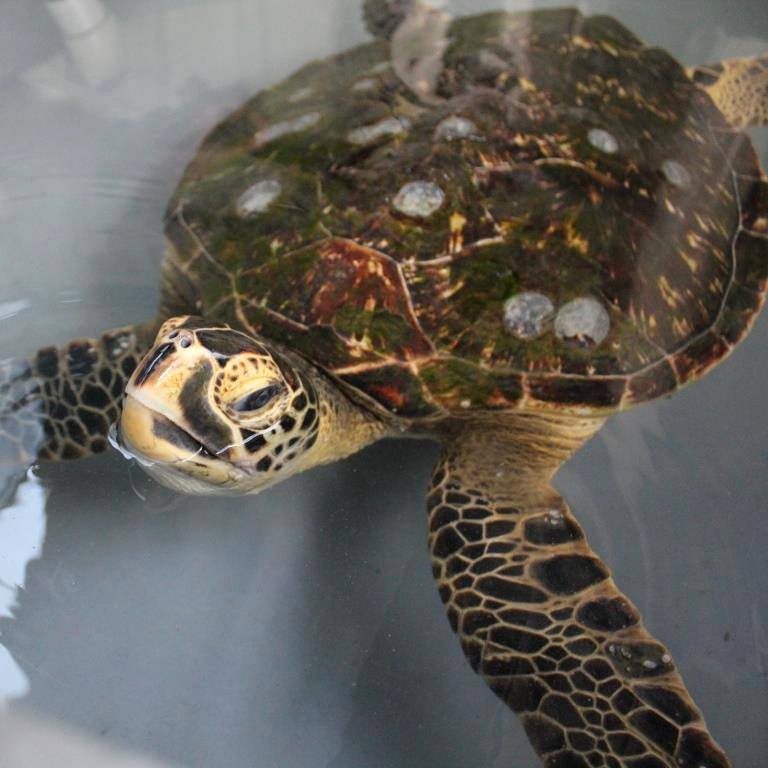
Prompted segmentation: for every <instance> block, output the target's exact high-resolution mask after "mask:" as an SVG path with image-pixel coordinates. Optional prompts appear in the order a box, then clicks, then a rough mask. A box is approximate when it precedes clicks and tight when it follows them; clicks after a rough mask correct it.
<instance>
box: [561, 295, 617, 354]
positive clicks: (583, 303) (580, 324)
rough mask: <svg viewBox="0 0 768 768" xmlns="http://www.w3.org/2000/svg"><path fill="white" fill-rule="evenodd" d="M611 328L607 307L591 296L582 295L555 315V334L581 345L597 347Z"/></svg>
mask: <svg viewBox="0 0 768 768" xmlns="http://www.w3.org/2000/svg"><path fill="white" fill-rule="evenodd" d="M610 330H611V319H610V317H609V316H608V311H607V310H606V309H605V307H604V306H603V305H602V304H601V303H600V302H599V301H598V300H597V299H593V298H592V297H591V296H582V297H580V298H578V299H574V300H573V301H569V302H568V303H567V304H565V305H563V306H562V307H561V308H560V310H559V311H558V313H557V317H555V334H556V335H557V337H558V338H559V339H562V340H563V341H565V342H569V343H571V344H575V345H577V346H579V347H595V346H597V345H598V344H600V342H601V341H603V339H605V337H606V336H607V335H608V332H609V331H610Z"/></svg>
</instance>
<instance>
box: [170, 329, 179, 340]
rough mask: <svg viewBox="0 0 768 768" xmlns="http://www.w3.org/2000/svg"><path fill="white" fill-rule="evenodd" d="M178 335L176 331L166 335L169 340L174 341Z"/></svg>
mask: <svg viewBox="0 0 768 768" xmlns="http://www.w3.org/2000/svg"><path fill="white" fill-rule="evenodd" d="M178 335H179V332H178V331H173V333H169V334H168V338H169V339H175V338H176V337H177V336H178Z"/></svg>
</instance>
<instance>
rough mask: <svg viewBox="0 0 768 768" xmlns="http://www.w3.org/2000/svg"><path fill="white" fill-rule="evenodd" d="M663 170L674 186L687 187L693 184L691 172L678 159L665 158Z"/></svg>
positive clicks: (665, 176)
mask: <svg viewBox="0 0 768 768" xmlns="http://www.w3.org/2000/svg"><path fill="white" fill-rule="evenodd" d="M661 172H662V174H663V175H664V178H665V179H666V180H667V181H668V182H669V183H670V184H671V185H672V186H673V187H680V189H686V188H687V187H689V186H690V185H691V174H690V173H688V170H687V168H685V166H683V165H681V164H680V163H678V162H677V160H665V161H664V162H663V163H662V164H661Z"/></svg>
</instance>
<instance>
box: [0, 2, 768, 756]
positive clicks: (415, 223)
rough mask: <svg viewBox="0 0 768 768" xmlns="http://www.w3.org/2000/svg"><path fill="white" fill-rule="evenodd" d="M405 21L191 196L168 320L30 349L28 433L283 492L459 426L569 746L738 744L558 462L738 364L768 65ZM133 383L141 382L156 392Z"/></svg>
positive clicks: (67, 452) (517, 665)
mask: <svg viewBox="0 0 768 768" xmlns="http://www.w3.org/2000/svg"><path fill="white" fill-rule="evenodd" d="M365 11H366V17H367V20H368V23H369V28H370V29H371V30H372V31H373V32H374V35H375V36H378V38H377V39H375V40H374V41H373V42H370V43H367V44H364V45H361V46H359V47H356V48H354V49H352V50H349V51H346V52H344V53H341V54H339V55H336V56H332V57H331V58H328V59H326V60H324V61H319V62H314V63H312V64H309V65H308V66H306V67H304V68H303V69H301V70H300V71H298V72H297V73H296V74H294V75H293V76H291V77H289V78H288V79H287V80H285V81H284V82H282V83H281V84H279V85H277V86H275V87H273V88H270V89H269V90H266V91H263V92H261V93H259V94H258V95H257V96H255V97H254V98H253V99H251V100H250V101H248V102H247V103H246V104H244V105H243V106H242V107H241V108H240V109H239V110H238V111H237V112H235V113H234V114H233V115H231V116H230V117H228V118H227V119H225V120H224V121H223V122H222V123H221V124H220V125H218V126H217V127H216V128H215V129H214V130H213V131H212V132H211V133H210V134H209V136H208V137H207V138H206V139H205V141H204V142H203V144H202V146H201V147H200V150H199V152H198V154H197V155H196V157H195V158H194V159H193V161H192V162H191V164H190V165H189V167H188V168H187V170H186V172H185V174H184V176H183V178H182V180H181V183H180V185H179V187H178V190H177V192H176V193H175V194H174V196H173V198H172V200H171V202H170V205H169V207H168V212H167V240H168V246H167V251H166V254H165V258H164V260H163V264H162V299H161V303H160V308H159V312H158V316H157V317H156V318H155V319H153V320H151V321H150V322H148V323H145V324H141V325H136V326H133V327H130V328H123V329H119V330H116V331H111V332H108V333H104V334H103V335H102V336H101V337H100V338H98V339H92V340H80V341H74V342H72V343H70V344H68V345H67V346H65V347H63V348H60V349H55V348H47V349H43V350H41V351H39V352H38V353H37V356H36V357H35V358H34V360H33V361H31V362H30V363H28V364H23V365H22V364H15V365H7V366H6V367H5V369H4V372H3V377H2V388H1V389H0V407H1V409H2V410H1V411H0V413H1V414H2V422H1V426H2V433H3V452H4V455H5V456H6V457H11V458H16V459H22V460H34V459H36V458H38V457H39V458H48V459H73V458H78V457H81V456H85V455H87V454H91V453H95V452H98V451H102V450H104V449H105V448H107V446H108V432H109V430H110V425H113V424H114V423H115V422H116V421H117V420H118V417H119V415H120V409H121V403H122V415H121V416H120V418H119V428H118V429H117V430H116V431H115V433H114V434H113V440H114V442H115V443H117V444H119V445H120V447H121V448H122V450H125V451H127V452H129V453H130V454H132V455H133V456H136V457H138V458H139V459H140V461H141V462H142V464H143V465H144V466H145V467H146V469H147V470H148V471H149V472H150V473H151V474H153V475H154V476H155V477H157V478H158V479H160V480H161V481H162V482H164V483H166V484H168V485H169V486H171V487H173V488H176V489H178V490H180V491H183V492H188V493H200V494H216V493H253V492H257V491H259V490H261V489H262V488H265V487H267V486H269V485H271V484H274V483H276V482H278V481H280V480H282V479H284V478H286V477H288V476H290V475H293V474H295V473H297V472H299V471H302V470H304V469H307V468H308V467H311V466H313V465H316V464H319V463H323V462H329V461H333V460H336V459H339V458H341V457H343V456H346V455H348V454H350V453H352V452H353V451H356V450H358V449H360V448H362V447H363V446H365V445H367V444H369V443H370V442H372V441H374V440H377V439H378V438H382V437H385V436H392V435H402V434H411V435H415V436H418V437H431V438H434V439H435V440H438V441H440V442H441V443H442V445H443V452H442V456H441V458H440V460H439V463H438V466H437V468H436V470H435V472H434V475H433V477H432V481H431V487H430V489H429V494H428V500H427V503H428V510H429V518H428V528H429V546H430V548H431V554H432V567H433V572H434V575H435V578H436V579H437V581H438V584H439V591H440V596H441V597H442V599H443V601H444V603H445V605H446V608H447V612H448V618H449V620H450V623H451V626H452V627H453V629H454V630H455V631H456V632H457V633H458V634H459V636H460V639H461V645H462V648H463V650H464V652H465V653H466V655H467V658H468V660H469V662H470V664H471V665H472V667H473V669H474V670H475V671H477V672H478V673H479V674H481V675H482V676H483V677H484V678H485V680H486V681H487V683H488V685H489V686H490V687H491V689H492V690H493V691H494V692H495V693H496V694H497V695H498V696H499V697H500V698H501V699H502V700H503V701H504V702H506V703H507V704H508V705H509V706H510V707H511V708H512V709H513V710H514V711H515V712H517V713H518V714H519V716H520V718H521V720H522V724H523V726H524V728H525V730H526V732H527V734H528V736H529V738H530V740H531V742H532V744H533V746H534V748H535V750H536V751H537V752H538V753H539V754H540V755H541V758H542V761H543V763H544V764H545V765H547V766H549V767H550V768H584V767H587V766H595V767H597V766H608V767H609V768H618V767H619V766H628V767H629V766H631V767H632V768H694V767H695V768H722V767H723V766H727V765H729V761H728V759H727V757H726V756H725V754H724V753H723V752H722V751H721V749H720V748H719V747H718V746H717V745H716V744H715V742H714V740H713V739H712V737H711V736H710V734H709V733H708V731H707V728H706V726H705V724H704V720H703V718H702V716H701V714H700V712H699V710H698V709H697V708H696V706H695V705H694V703H693V701H692V700H691V697H690V696H689V694H688V692H687V691H686V688H685V686H684V684H683V681H682V679H681V677H680V675H679V674H678V672H677V670H676V668H675V665H674V664H673V662H672V658H671V656H670V653H669V652H668V651H667V649H666V648H665V647H664V646H663V645H662V644H661V643H660V642H659V641H657V640H656V639H654V638H653V637H652V636H651V635H650V634H649V633H648V631H647V630H646V629H645V628H644V626H643V623H642V621H641V618H640V616H639V614H638V611H637V609H636V608H635V607H634V606H633V605H632V603H631V602H630V601H629V600H628V599H627V598H626V597H625V596H624V595H622V594H621V592H620V591H619V590H618V588H617V587H616V585H615V584H614V582H613V580H612V579H611V577H610V574H609V571H608V569H607V567H606V566H605V565H604V564H603V563H602V562H601V560H600V559H599V558H598V556H597V555H596V554H595V553H594V552H593V551H592V550H591V549H590V548H589V546H588V544H587V542H586V540H585V537H584V533H583V531H582V529H581V527H580V526H579V524H578V523H577V521H576V519H575V518H574V516H573V514H572V512H571V510H570V509H569V507H568V505H567V504H566V502H565V501H564V500H563V499H562V498H561V497H560V496H559V495H558V494H557V492H555V491H554V490H553V489H552V487H551V486H550V480H551V478H552V476H553V474H554V473H555V471H556V470H557V469H558V467H560V465H561V464H562V463H563V462H564V461H566V460H567V459H568V458H569V457H570V456H571V455H572V454H573V453H574V451H576V450H577V449H578V448H579V447H580V446H581V445H582V444H583V443H584V442H585V441H586V440H587V439H589V438H590V437H591V436H592V435H593V434H594V433H595V432H596V431H597V430H598V429H599V428H600V426H601V425H602V424H603V422H604V419H605V418H606V417H607V416H608V415H609V414H611V413H613V412H616V411H619V410H623V409H627V408H629V407H631V406H633V405H635V404H638V403H642V402H645V401H648V400H650V399H652V398H656V397H659V396H661V395H667V394H669V393H671V392H673V391H674V390H675V389H677V388H678V387H680V386H682V385H683V384H686V383H687V382H689V381H692V380H694V379H696V378H698V377H700V376H701V375H703V374H704V373H706V372H707V371H708V370H709V369H710V368H712V366H714V365H715V364H716V363H717V362H718V361H719V360H721V359H722V358H723V357H725V356H726V355H727V354H728V353H729V352H730V351H731V350H732V349H733V347H734V346H735V345H736V344H737V343H738V342H739V340H741V339H742V338H743V337H744V336H745V334H746V333H747V331H748V330H749V328H750V326H751V324H752V322H753V320H754V318H755V316H756V315H757V313H758V311H759V309H760V307H761V305H762V303H763V299H764V293H765V289H766V278H767V277H768V183H767V182H766V180H765V178H764V177H763V176H762V174H761V171H760V168H759V164H758V160H757V157H756V155H755V152H754V150H753V148H752V145H751V143H750V141H749V139H748V138H747V137H746V136H745V134H744V133H743V132H742V131H741V130H740V128H741V127H743V126H746V125H750V124H753V125H755V124H765V123H766V121H768V93H767V92H766V82H768V58H766V57H763V58H759V59H753V60H740V61H731V62H726V63H723V64H718V65H713V66H710V67H703V68H697V69H693V70H685V69H684V68H683V67H681V66H680V64H678V63H677V62H676V61H675V60H674V59H673V58H672V57H671V56H670V55H669V54H667V53H665V52H664V51H662V50H659V49H658V48H653V47H649V46H646V45H644V44H643V43H642V42H640V41H639V40H638V39H637V38H636V37H635V36H634V35H633V34H632V33H631V32H629V31H628V30H627V29H625V28H624V27H623V26H622V25H621V24H620V23H619V22H618V21H616V20H614V19H612V18H609V17H606V16H591V17H584V16H582V15H581V14H580V13H579V12H578V11H576V10H571V9H558V10H541V11H534V12H526V13H500V12H499V13H487V14H483V15H477V16H471V17H465V18H458V19H452V18H450V17H449V16H447V15H445V14H442V13H440V12H439V11H434V10H431V9H429V8H426V7H424V6H420V5H418V4H415V3H412V2H411V3H409V2H406V1H405V0H392V1H391V2H379V3H377V2H373V0H368V1H367V2H366V5H365ZM124 393H125V397H124Z"/></svg>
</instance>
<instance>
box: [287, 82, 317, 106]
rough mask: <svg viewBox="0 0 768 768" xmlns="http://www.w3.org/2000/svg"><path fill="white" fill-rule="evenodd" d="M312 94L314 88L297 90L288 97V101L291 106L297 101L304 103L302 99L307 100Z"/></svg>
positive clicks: (308, 87)
mask: <svg viewBox="0 0 768 768" xmlns="http://www.w3.org/2000/svg"><path fill="white" fill-rule="evenodd" d="M314 92H315V90H314V88H311V87H310V86H307V87H306V88H299V89H298V90H297V91H294V92H293V93H292V94H291V95H290V96H289V97H288V101H290V102H291V104H295V103H296V102H298V101H304V99H308V98H309V97H310V96H311V95H312V94H313V93H314Z"/></svg>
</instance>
